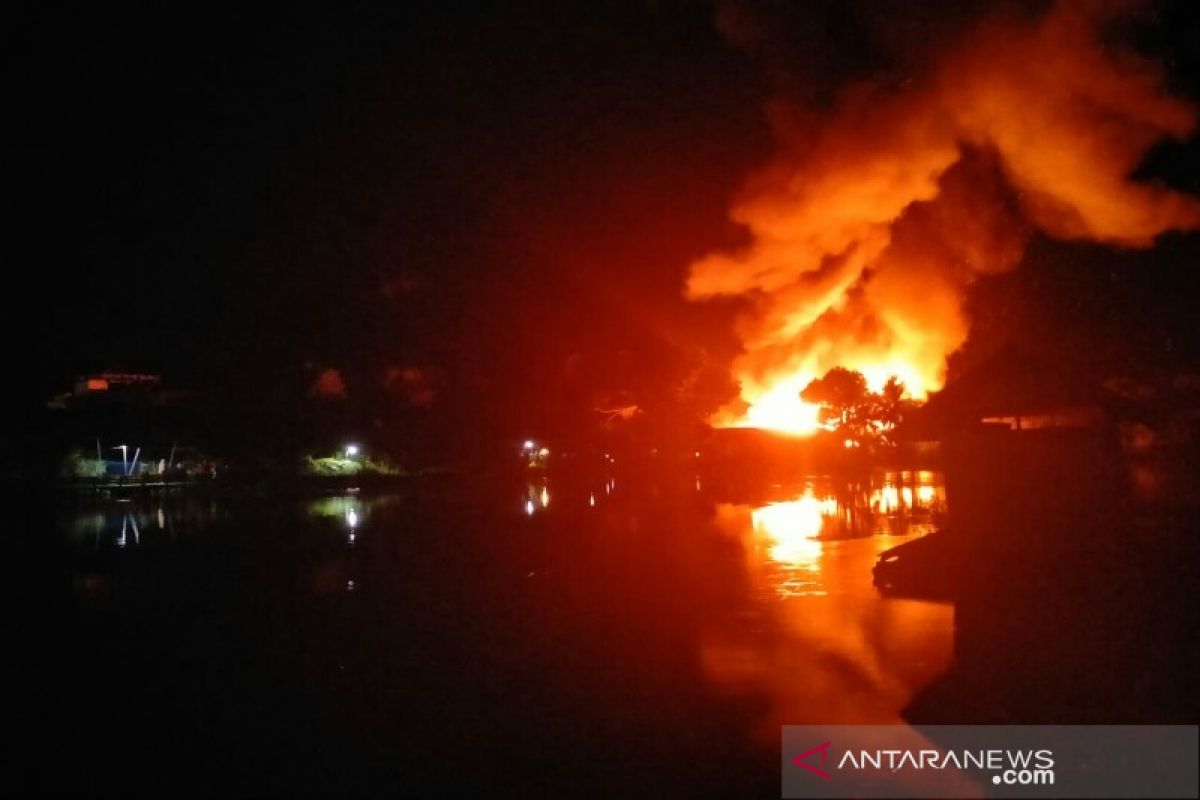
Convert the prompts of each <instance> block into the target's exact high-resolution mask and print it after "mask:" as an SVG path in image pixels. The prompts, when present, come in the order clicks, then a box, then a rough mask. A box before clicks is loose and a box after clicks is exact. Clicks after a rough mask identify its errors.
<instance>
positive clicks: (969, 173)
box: [687, 0, 1200, 433]
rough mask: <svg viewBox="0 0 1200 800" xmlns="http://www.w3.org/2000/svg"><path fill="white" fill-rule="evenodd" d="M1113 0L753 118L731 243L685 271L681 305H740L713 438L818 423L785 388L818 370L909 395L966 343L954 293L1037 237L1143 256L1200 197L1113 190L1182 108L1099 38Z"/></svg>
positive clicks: (978, 38)
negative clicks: (731, 395)
mask: <svg viewBox="0 0 1200 800" xmlns="http://www.w3.org/2000/svg"><path fill="white" fill-rule="evenodd" d="M1120 6H1121V4H1120V3H1119V2H1109V3H1104V2H1091V1H1090V0H1063V2H1060V3H1058V4H1057V5H1056V6H1054V7H1053V8H1052V9H1050V10H1049V11H1047V12H1046V13H1044V14H1042V15H1040V16H1017V15H1010V16H1005V17H997V18H990V19H988V20H986V21H984V22H983V23H981V24H979V25H977V26H976V27H975V28H973V29H972V30H971V31H970V32H969V33H968V34H967V36H966V37H965V38H964V39H963V40H962V41H960V42H959V43H958V44H957V45H956V46H955V47H953V48H951V49H949V50H944V51H943V52H940V53H935V54H932V56H931V61H930V63H929V65H928V67H927V69H925V70H923V71H920V72H918V73H915V75H914V77H913V78H912V79H910V80H907V81H905V82H903V83H902V84H900V86H899V88H883V87H881V86H880V85H877V84H874V83H864V84H860V85H856V86H853V87H850V88H849V89H848V90H847V91H845V92H844V93H843V94H842V96H841V98H840V100H839V101H838V103H837V104H836V105H835V106H834V108H833V110H832V111H831V112H828V113H821V112H815V111H813V110H811V109H807V108H802V107H800V106H798V105H797V104H795V103H791V102H788V101H786V100H779V101H776V102H775V103H773V104H772V105H771V106H770V109H769V110H770V117H771V121H772V123H773V126H774V130H775V134H776V138H777V140H778V148H777V155H776V156H775V157H774V159H773V160H772V161H771V162H770V163H768V164H767V165H766V167H765V168H764V169H762V170H761V171H760V172H759V173H758V174H757V175H755V176H754V177H753V178H752V179H751V180H750V181H749V182H748V183H747V185H746V187H745V188H744V190H743V192H742V195H741V196H740V198H739V199H738V201H737V202H736V203H735V205H734V207H733V209H732V212H731V216H732V218H733V220H734V221H735V222H737V223H739V224H740V225H742V226H743V227H744V228H745V229H746V231H747V233H748V234H749V238H748V243H747V244H746V245H745V246H744V247H742V248H740V249H737V250H735V251H727V252H718V253H714V254H711V255H709V256H707V257H705V258H703V259H701V260H699V261H698V262H696V263H694V264H693V265H692V267H691V271H690V274H689V277H688V284H687V294H688V297H690V298H691V299H694V300H703V299H708V298H713V297H719V296H739V297H742V298H744V299H745V300H746V301H747V305H748V308H749V310H748V312H747V313H746V314H745V315H744V316H743V318H742V319H741V321H740V323H739V328H738V334H739V336H740V338H741V340H742V343H743V346H744V350H743V353H742V355H741V356H740V357H739V358H738V359H737V360H736V361H735V363H734V365H733V370H734V376H735V377H736V378H737V379H738V381H739V383H740V385H741V400H740V401H739V402H737V403H736V404H734V405H732V406H730V407H728V408H726V409H724V410H722V411H721V412H720V413H719V414H718V415H717V416H716V417H715V418H714V420H713V422H714V423H715V424H717V425H748V426H755V427H765V428H773V429H776V430H780V431H786V432H791V433H810V432H812V431H814V430H816V428H817V427H818V418H817V409H816V408H814V407H812V406H811V405H809V404H806V403H804V402H802V401H801V400H800V397H799V393H800V391H801V390H802V389H803V388H804V387H805V386H806V385H807V384H808V382H809V381H811V380H812V379H814V378H817V377H820V376H822V375H824V374H825V373H826V372H827V371H828V370H829V369H831V368H833V367H838V366H840V367H847V368H850V369H857V370H859V371H861V372H862V373H863V374H864V375H865V376H866V377H867V381H868V383H869V384H870V385H871V386H872V388H873V389H876V390H878V389H879V388H880V387H881V386H882V385H883V383H884V382H885V381H886V380H887V379H888V378H889V377H890V376H892V375H895V376H896V377H898V378H899V379H900V380H901V381H903V382H904V383H905V385H906V387H907V388H908V390H909V393H910V394H911V395H912V396H914V397H916V398H918V399H920V398H923V397H924V396H926V395H927V394H928V393H929V392H932V391H936V390H937V389H939V388H941V386H942V384H943V382H944V378H945V376H944V370H945V361H946V357H947V356H948V355H949V354H950V353H951V352H953V351H954V350H955V349H957V348H958V347H959V346H960V345H961V344H962V343H963V341H964V340H965V339H966V336H967V332H968V322H967V319H966V315H965V312H964V309H963V297H964V295H965V292H966V288H967V286H968V285H969V284H970V283H971V282H972V281H973V280H974V279H975V278H977V277H978V276H980V275H984V274H988V273H996V272H1002V271H1005V270H1009V269H1012V268H1014V267H1015V266H1016V265H1017V264H1018V263H1019V262H1020V260H1021V256H1022V254H1023V253H1024V250H1025V246H1026V243H1027V241H1028V239H1029V237H1030V235H1031V234H1032V233H1033V232H1034V231H1035V230H1036V231H1041V232H1042V233H1044V234H1046V235H1048V236H1052V237H1055V238H1058V239H1067V240H1085V241H1093V242H1101V243H1105V244H1109V245H1114V246H1120V247H1148V246H1151V245H1152V244H1153V242H1154V239H1155V237H1157V236H1158V235H1159V234H1161V233H1163V232H1164V231H1168V230H1173V229H1193V228H1196V227H1197V226H1198V225H1200V203H1198V202H1197V200H1196V199H1195V198H1193V197H1189V196H1186V195H1182V194H1180V193H1178V192H1175V191H1173V190H1171V189H1169V188H1167V187H1164V186H1161V185H1157V184H1145V183H1138V182H1135V181H1133V180H1131V179H1130V176H1131V175H1132V174H1133V173H1134V171H1135V170H1136V168H1137V166H1138V164H1139V163H1140V162H1141V160H1142V159H1143V157H1144V155H1145V153H1146V151H1147V150H1148V149H1149V148H1150V147H1151V146H1152V145H1153V144H1154V143H1156V142H1157V141H1159V140H1161V139H1162V138H1164V137H1177V138H1180V137H1184V136H1186V135H1188V133H1189V132H1190V131H1191V130H1192V128H1193V124H1194V120H1195V109H1194V108H1193V107H1192V106H1191V105H1190V104H1188V103H1187V102H1185V101H1182V100H1179V99H1177V98H1174V97H1171V96H1169V95H1167V94H1166V93H1165V92H1164V91H1163V90H1162V76H1161V74H1160V71H1159V69H1158V68H1157V67H1156V66H1155V65H1154V64H1153V63H1151V62H1149V61H1147V60H1146V59H1145V58H1143V57H1141V56H1138V55H1136V54H1134V53H1132V52H1129V51H1122V50H1120V48H1118V47H1116V46H1115V45H1114V44H1113V43H1112V42H1111V41H1109V39H1108V38H1106V35H1105V34H1103V31H1104V30H1105V28H1106V23H1108V22H1110V21H1111V19H1112V17H1113V15H1114V14H1115V13H1120V11H1121V9H1120Z"/></svg>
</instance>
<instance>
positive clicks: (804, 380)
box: [712, 362, 941, 436]
mask: <svg viewBox="0 0 1200 800" xmlns="http://www.w3.org/2000/svg"><path fill="white" fill-rule="evenodd" d="M940 366H941V365H940V364H938V365H935V371H934V374H935V376H936V375H937V373H938V372H940ZM852 369H856V370H858V371H859V372H861V373H862V374H863V376H864V377H865V378H866V379H867V387H868V388H869V389H870V390H871V391H872V392H878V391H880V390H882V389H883V386H884V384H886V383H887V381H888V379H889V378H891V377H893V376H895V377H897V378H899V379H900V380H901V381H902V382H903V383H904V386H905V388H906V389H907V390H908V395H909V396H910V397H913V398H915V399H918V400H921V399H924V398H925V396H926V395H927V394H928V389H927V388H926V387H930V386H933V387H937V386H940V385H941V380H940V377H934V378H927V377H925V376H923V375H922V374H921V372H920V371H919V370H917V369H915V368H913V367H911V366H909V365H907V364H901V363H896V362H893V363H889V364H864V365H859V366H855V367H852ZM818 377H820V375H818V374H815V373H814V372H811V371H800V372H795V373H792V374H787V375H783V376H781V377H778V378H776V379H774V380H773V381H771V382H769V383H768V384H766V385H759V384H757V383H756V382H754V381H752V380H747V379H743V380H742V399H743V400H744V401H745V402H746V403H748V404H749V407H748V408H747V409H746V410H745V411H744V412H742V413H737V412H733V411H729V410H725V411H722V412H720V413H718V414H717V415H716V417H714V418H713V419H712V423H713V424H714V425H716V426H717V427H720V428H766V429H768V430H773V431H777V432H779V433H784V434H790V435H794V436H807V435H810V434H813V433H816V432H817V431H818V430H821V429H822V425H821V421H820V411H821V408H820V406H818V405H815V404H813V403H806V402H805V401H803V400H801V399H800V392H802V391H803V390H804V387H806V386H808V384H809V383H811V382H812V381H813V380H814V379H816V378H818Z"/></svg>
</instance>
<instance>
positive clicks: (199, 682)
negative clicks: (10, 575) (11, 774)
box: [21, 472, 953, 796]
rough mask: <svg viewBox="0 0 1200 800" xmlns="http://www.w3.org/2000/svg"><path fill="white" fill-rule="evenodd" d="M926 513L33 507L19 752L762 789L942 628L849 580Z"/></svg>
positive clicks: (494, 487)
mask: <svg viewBox="0 0 1200 800" xmlns="http://www.w3.org/2000/svg"><path fill="white" fill-rule="evenodd" d="M944 507H945V492H944V489H943V486H942V482H941V479H940V476H939V475H937V474H934V473H927V472H917V473H889V474H883V473H880V474H877V475H875V476H872V478H871V479H870V480H864V481H862V482H861V483H859V484H856V485H846V484H836V483H834V482H832V481H830V480H827V479H823V478H820V477H813V478H810V479H804V480H801V481H798V482H795V483H792V484H788V485H773V486H766V487H756V488H755V490H754V491H753V492H746V491H744V490H739V491H735V490H732V489H730V488H729V487H717V486H708V485H705V483H704V481H702V480H701V479H699V478H693V477H691V476H689V477H687V478H686V479H683V478H680V477H674V478H662V477H660V478H658V479H651V478H646V477H643V478H640V479H638V478H633V477H630V476H608V477H605V478H602V479H599V480H597V481H594V482H591V483H589V482H587V481H567V482H563V481H555V480H552V479H549V478H542V477H539V476H537V475H535V474H532V473H531V476H530V477H529V478H528V479H520V480H517V481H492V482H490V483H488V484H486V485H483V484H476V485H471V486H467V485H453V484H451V483H449V482H446V483H444V484H441V485H438V486H429V485H425V486H421V487H414V488H413V489H412V490H409V491H405V492H401V493H397V494H390V495H367V494H365V493H349V494H346V495H342V496H330V497H320V498H315V499H304V500H286V501H281V500H271V499H263V500H257V501H237V502H221V501H214V500H208V499H200V498H189V497H176V498H167V499H163V500H138V501H134V502H115V501H105V502H97V503H92V504H87V505H75V506H72V507H69V508H64V507H62V506H60V507H59V508H58V509H57V510H56V511H55V512H54V514H53V515H52V516H53V522H52V524H51V525H50V526H49V528H50V530H49V531H48V533H47V535H46V536H45V537H44V541H43V543H42V544H40V545H39V546H38V547H37V548H35V549H34V551H33V552H32V554H31V555H30V559H31V561H30V563H31V564H33V565H34V566H35V567H36V569H34V570H33V571H32V572H31V577H29V578H28V580H29V582H30V584H31V586H30V591H31V592H32V593H33V596H32V597H30V606H29V608H30V612H29V613H28V614H27V616H26V619H25V623H24V627H23V628H22V630H21V635H22V636H23V637H24V639H23V640H22V642H23V645H24V647H26V648H29V651H28V652H30V653H31V655H30V656H29V658H28V660H27V662H26V668H27V669H28V674H26V675H24V676H22V677H23V678H24V680H26V681H27V683H28V688H29V694H28V696H27V700H28V708H27V709H26V710H25V713H27V714H29V715H30V717H31V722H30V727H29V730H28V733H27V736H26V745H27V746H28V747H29V748H30V750H31V751H39V752H41V748H44V747H53V748H55V752H56V753H58V754H59V755H58V756H57V758H58V759H60V763H61V764H62V765H63V766H64V767H67V768H69V769H66V770H64V771H63V772H62V773H61V774H56V775H43V776H42V777H40V778H37V779H36V780H37V781H44V782H45V783H44V784H41V783H39V785H44V786H46V787H47V788H55V787H60V788H77V787H78V786H79V785H81V783H86V784H87V785H89V786H96V787H100V788H119V787H127V786H133V787H140V788H150V787H153V788H163V789H169V788H171V787H172V786H173V785H174V782H177V781H178V776H179V775H180V774H189V775H195V776H196V778H195V779H196V780H197V781H199V782H200V784H199V785H203V786H206V787H211V788H214V789H231V790H256V791H257V790H291V789H296V788H311V789H321V790H339V789H345V790H354V789H363V788H386V787H393V786H394V787H397V788H401V787H416V786H420V787H422V788H473V789H488V788H506V789H512V788H521V789H527V790H539V789H542V790H559V791H565V790H572V791H577V790H578V791H585V793H591V792H595V793H600V792H611V791H627V792H633V793H637V794H651V793H656V792H675V793H679V792H683V793H690V794H721V793H726V792H730V791H737V792H746V793H751V794H757V795H760V796H777V795H778V766H777V758H778V755H777V752H778V730H779V726H780V725H781V724H785V723H805V722H842V723H866V722H873V723H874V722H899V721H900V719H899V716H898V712H899V710H900V709H901V708H902V707H903V706H904V705H905V703H906V702H907V701H908V700H909V699H910V697H911V696H912V694H913V692H914V690H916V689H918V688H920V687H921V686H923V685H925V684H926V683H928V682H929V681H930V680H931V679H932V678H933V677H934V676H935V675H937V674H938V673H939V672H941V671H942V670H944V669H945V667H946V665H947V664H948V662H949V660H950V655H951V647H952V614H953V611H952V607H951V606H950V605H947V604H939V603H931V602H923V601H916V600H904V599H885V598H883V597H881V596H880V595H879V594H878V593H877V591H876V590H875V589H874V587H873V586H872V584H871V567H872V565H873V564H874V562H875V560H876V558H877V556H878V555H879V553H880V552H881V551H883V550H885V549H887V548H889V547H893V546H895V545H897V544H899V543H901V542H904V541H907V540H909V539H911V538H914V537H917V536H920V535H922V534H924V533H926V532H928V531H929V530H931V529H932V527H933V526H934V525H935V524H936V522H937V520H938V518H939V515H940V514H941V513H942V512H943V511H944ZM24 777H25V778H27V779H30V780H34V779H33V778H31V777H30V776H24Z"/></svg>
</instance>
